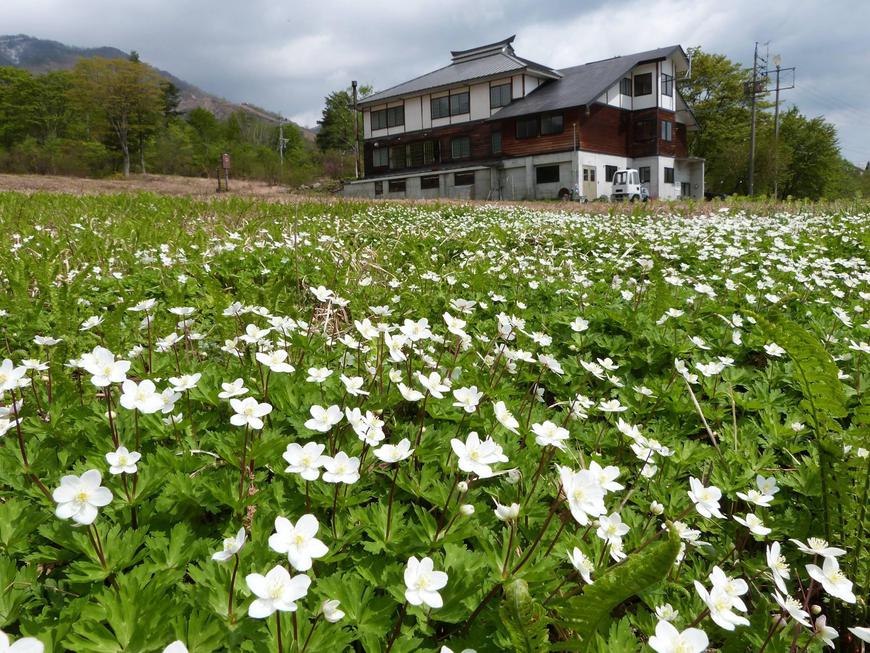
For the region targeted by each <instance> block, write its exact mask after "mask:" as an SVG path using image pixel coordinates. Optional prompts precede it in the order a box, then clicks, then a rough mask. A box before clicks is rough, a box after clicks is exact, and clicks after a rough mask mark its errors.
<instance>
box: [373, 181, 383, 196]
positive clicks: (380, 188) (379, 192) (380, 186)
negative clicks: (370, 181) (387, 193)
mask: <svg viewBox="0 0 870 653" xmlns="http://www.w3.org/2000/svg"><path fill="white" fill-rule="evenodd" d="M383 194H384V182H382V181H376V182H375V197H377V196H379V195H383Z"/></svg>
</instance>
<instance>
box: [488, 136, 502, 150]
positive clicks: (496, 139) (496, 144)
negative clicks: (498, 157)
mask: <svg viewBox="0 0 870 653" xmlns="http://www.w3.org/2000/svg"><path fill="white" fill-rule="evenodd" d="M489 144H490V150H491V151H492V153H493V154H500V153H501V132H492V133H491V134H490V136H489Z"/></svg>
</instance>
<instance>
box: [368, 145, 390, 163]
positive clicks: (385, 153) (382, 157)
mask: <svg viewBox="0 0 870 653" xmlns="http://www.w3.org/2000/svg"><path fill="white" fill-rule="evenodd" d="M389 164H390V151H389V150H388V149H387V148H385V147H376V148H375V149H374V150H373V151H372V166H373V167H375V168H386V167H387V166H388V165H389Z"/></svg>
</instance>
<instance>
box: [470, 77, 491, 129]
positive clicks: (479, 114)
mask: <svg viewBox="0 0 870 653" xmlns="http://www.w3.org/2000/svg"><path fill="white" fill-rule="evenodd" d="M468 102H469V105H470V107H469V109H470V114H469V115H470V120H483V119H484V118H489V116H490V110H489V82H485V83H483V84H472V86H471V92H470V93H469V97H468Z"/></svg>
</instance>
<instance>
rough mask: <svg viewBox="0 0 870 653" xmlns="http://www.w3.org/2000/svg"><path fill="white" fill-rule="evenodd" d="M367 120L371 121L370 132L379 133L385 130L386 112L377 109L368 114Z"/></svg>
mask: <svg viewBox="0 0 870 653" xmlns="http://www.w3.org/2000/svg"><path fill="white" fill-rule="evenodd" d="M376 116H377V123H378V126H377V127H376V126H375V117H376ZM369 120H370V121H371V125H372V131H380V130H381V129H386V128H387V110H386V109H378V110H377V111H370V112H369Z"/></svg>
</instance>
